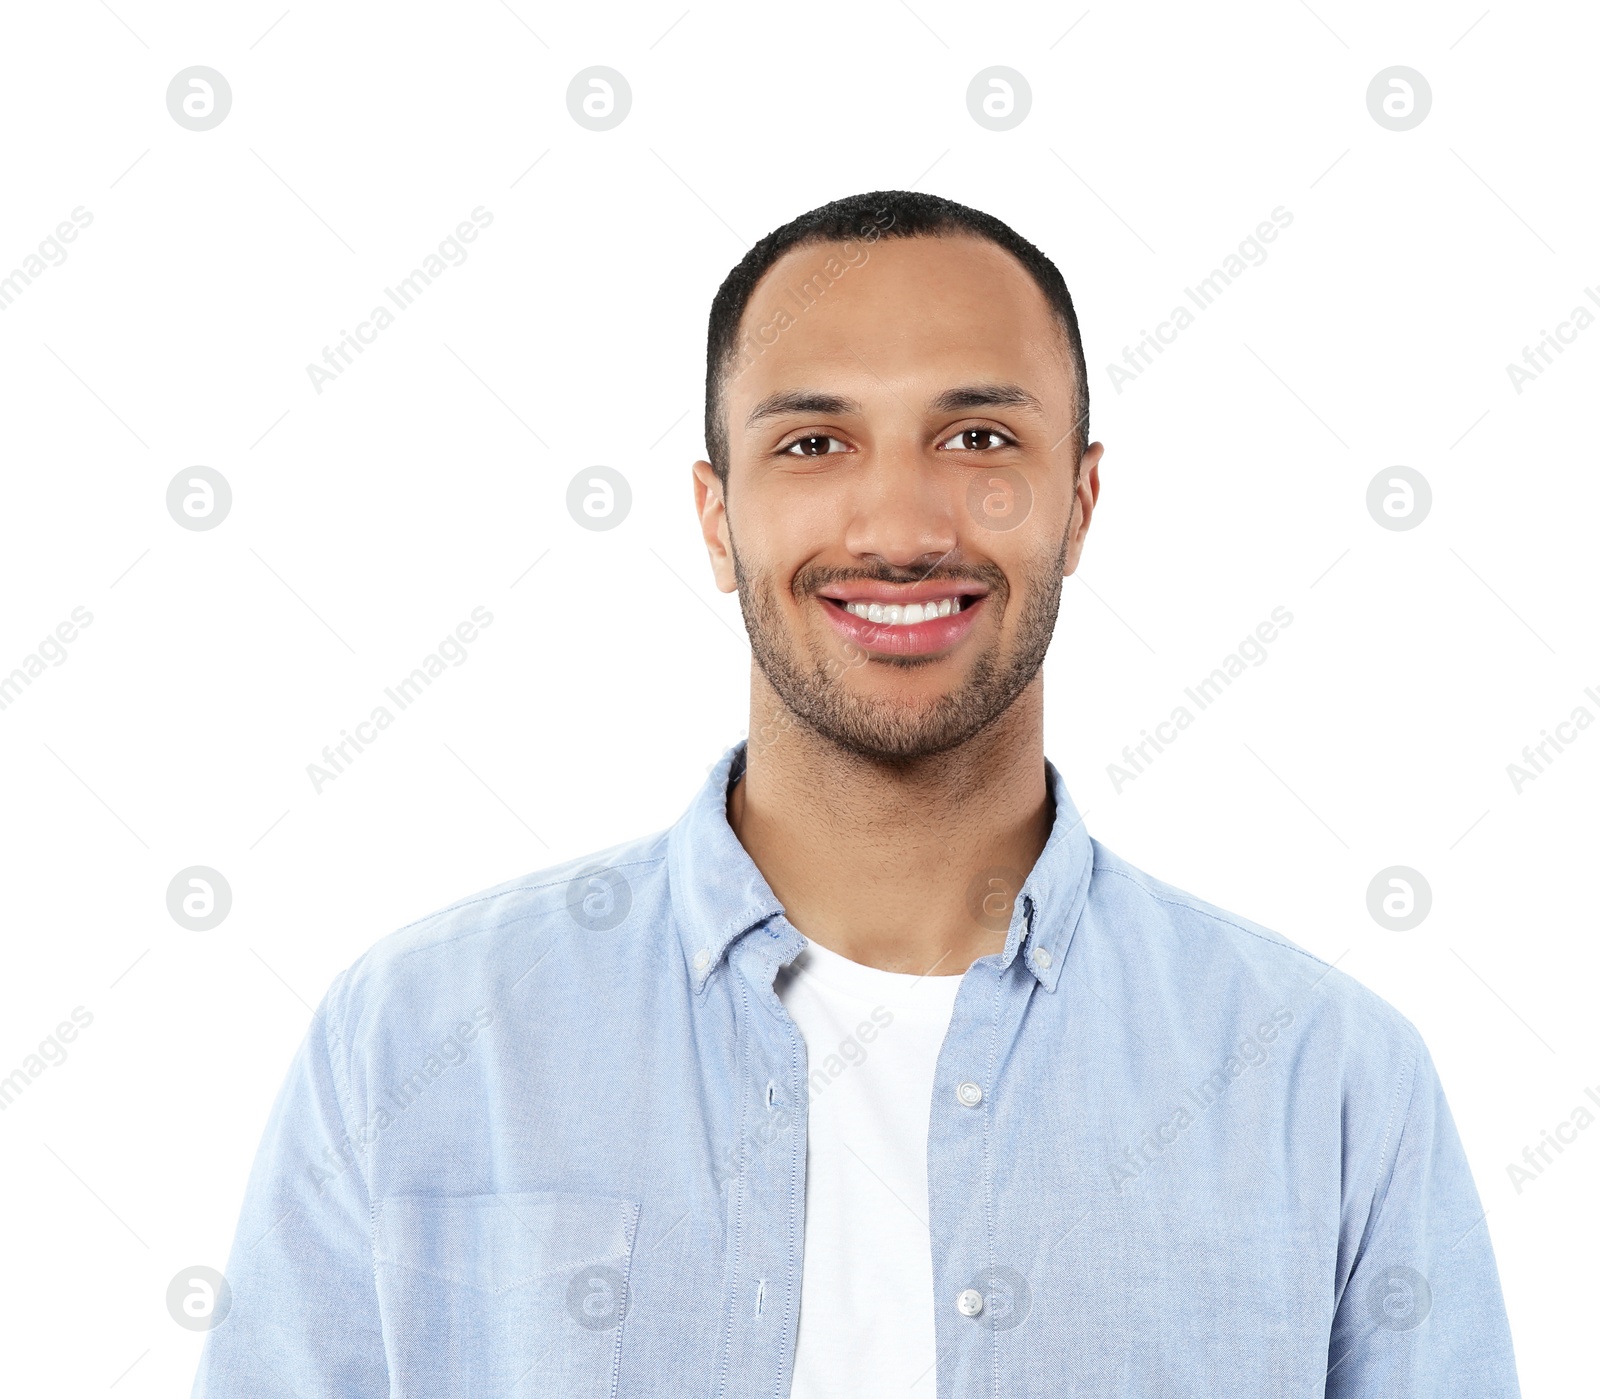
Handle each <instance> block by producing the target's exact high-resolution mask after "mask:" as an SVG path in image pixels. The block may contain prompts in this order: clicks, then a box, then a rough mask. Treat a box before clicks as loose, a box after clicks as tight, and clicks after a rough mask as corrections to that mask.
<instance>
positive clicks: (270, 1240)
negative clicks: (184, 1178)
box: [193, 977, 389, 1399]
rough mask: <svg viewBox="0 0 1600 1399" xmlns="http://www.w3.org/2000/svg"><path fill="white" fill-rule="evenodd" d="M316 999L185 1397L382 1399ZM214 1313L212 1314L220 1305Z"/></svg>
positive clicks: (349, 1176)
mask: <svg viewBox="0 0 1600 1399" xmlns="http://www.w3.org/2000/svg"><path fill="white" fill-rule="evenodd" d="M342 980H343V978H342V977H341V978H340V979H339V980H336V981H335V982H334V986H333V988H332V989H330V991H329V992H328V995H327V996H326V997H325V998H324V999H323V1002H322V1005H321V1007H320V1008H319V1009H318V1011H317V1013H316V1017H315V1019H314V1020H313V1022H312V1025H311V1028H310V1030H309V1031H308V1032H307V1034H306V1037H305V1040H304V1041H303V1043H302V1044H301V1046H300V1048H299V1050H298V1052H297V1053H296V1055H295V1058H294V1062H293V1064H292V1065H291V1066H290V1069H289V1074H288V1077H287V1079H286V1080H285V1082H284V1084H283V1087H282V1089H281V1090H280V1091H279V1094H278V1099H277V1102H276V1103H275V1104H274V1106H273V1109H272V1114H271V1116H270V1118H269V1119H268V1122H267V1128H266V1132H265V1134H264V1136H263V1138H262V1141H261V1146H260V1149H259V1150H258V1152H257V1154H256V1159H255V1164H254V1166H253V1168H252V1170H251V1173H250V1181H249V1185H248V1186H247V1188H246V1192H245V1201H244V1207H243V1210H242V1211H241V1213H240V1217H239V1226H238V1230H237V1232H236V1234H235V1236H234V1242H233V1248H232V1250H231V1252H230V1254H229V1259H228V1268H227V1273H226V1275H225V1276H226V1279H227V1283H228V1287H229V1289H230V1295H229V1299H228V1310H227V1313H226V1315H224V1316H223V1318H222V1320H221V1321H220V1322H218V1323H217V1324H216V1325H215V1327H214V1329H212V1330H211V1332H210V1333H209V1334H208V1335H207V1337H206V1344H205V1348H204V1350H203V1352H202V1356H201V1361H200V1370H199V1373H198V1375H197V1376H196V1378H195V1384H194V1389H193V1399H238V1396H241V1395H249V1396H250V1399H280V1396H281V1399H292V1397H293V1399H309V1396H314V1395H338V1396H340V1399H368V1396H370V1397H371V1399H387V1396H388V1394H389V1375H388V1366H387V1363H386V1360H385V1356H384V1347H383V1335H382V1329H381V1325H380V1322H379V1316H378V1298H377V1288H376V1284H375V1282H374V1277H373V1263H372V1247H371V1242H370V1224H369V1221H370V1219H371V1209H370V1205H369V1201H368V1193H367V1184H366V1180H365V1178H364V1176H363V1172H362V1162H361V1158H360V1152H359V1150H358V1148H357V1146H356V1145H355V1142H354V1141H353V1140H352V1135H351V1131H350V1126H349V1120H348V1118H347V1115H346V1113H345V1110H344V1105H343V1103H342V1102H341V1088H342V1087H345V1086H347V1080H346V1079H345V1077H344V1075H345V1071H346V1069H347V1058H346V1056H344V1055H343V1054H342V1053H338V1054H336V1053H335V1047H338V1046H339V1042H338V1040H337V1038H336V1037H335V1036H334V1033H333V1031H332V1029H331V1028H330V1022H331V1011H330V1003H331V1002H333V1001H334V1000H335V998H336V992H337V990H338V988H339V986H340V984H341V982H342ZM217 1310H218V1311H219V1312H220V1311H221V1305H220V1299H219V1303H218V1307H217Z"/></svg>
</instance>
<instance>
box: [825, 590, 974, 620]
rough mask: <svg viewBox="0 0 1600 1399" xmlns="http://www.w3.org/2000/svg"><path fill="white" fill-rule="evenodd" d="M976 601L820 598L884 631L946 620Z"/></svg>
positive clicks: (956, 598) (954, 598)
mask: <svg viewBox="0 0 1600 1399" xmlns="http://www.w3.org/2000/svg"><path fill="white" fill-rule="evenodd" d="M975 600H976V599H973V598H970V597H963V596H962V595H961V594H959V593H956V594H952V595H951V596H949V597H942V598H925V599H924V600H923V601H921V602H908V603H898V602H888V603H883V602H867V601H865V600H863V601H859V602H846V601H844V600H842V599H840V598H824V601H825V602H830V603H832V604H833V605H834V606H835V607H837V608H840V609H841V610H842V611H845V612H848V613H850V615H851V616H853V617H859V618H861V620H862V621H864V622H876V623H878V624H879V625H881V626H885V627H914V626H916V625H918V624H919V623H921V622H931V621H933V620H934V618H936V617H948V616H950V615H951V613H953V612H960V611H961V609H962V606H963V604H969V605H970V603H972V602H973V601H975Z"/></svg>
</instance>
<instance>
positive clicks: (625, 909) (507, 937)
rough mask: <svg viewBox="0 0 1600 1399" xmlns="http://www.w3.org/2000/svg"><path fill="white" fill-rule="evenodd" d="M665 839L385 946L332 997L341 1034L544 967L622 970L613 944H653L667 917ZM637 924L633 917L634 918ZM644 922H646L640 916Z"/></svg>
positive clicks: (468, 901)
mask: <svg viewBox="0 0 1600 1399" xmlns="http://www.w3.org/2000/svg"><path fill="white" fill-rule="evenodd" d="M667 834H668V833H667V832H666V831H660V832H656V833H654V834H652V835H648V836H643V837H640V838H638V839H635V840H631V841H626V842H624V843H622V844H619V845H614V846H611V847H608V848H606V849H603V850H598V851H593V852H591V853H589V854H586V855H582V856H578V857H576V858H573V859H570V860H565V861H562V862H561V863H559V864H554V865H550V866H547V867H545V868H543V869H540V870H535V871H533V872H532V873H530V874H526V875H522V876H520V877H518V878H516V879H510V880H506V881H505V882H504V883H501V884H496V885H494V886H492V887H490V888H487V889H482V890H479V891H477V892H476V893H472V894H469V895H467V896H466V897H464V898H461V899H458V900H456V901H455V902H454V903H451V904H448V905H446V906H445V907H444V908H441V909H437V910H435V911H434V912H432V913H430V914H428V915H426V916H425V917H422V918H419V919H417V920H416V921H415V922H412V923H408V924H406V925H405V926H404V927H402V928H399V929H397V930H396V931H394V932H392V933H390V934H389V935H388V936H386V937H383V938H380V939H379V940H378V941H377V942H376V943H374V944H373V946H372V947H370V948H369V949H368V950H367V951H366V952H364V953H363V954H362V955H361V956H360V957H358V958H357V959H356V960H355V962H353V963H352V964H351V965H350V966H349V967H347V968H346V969H345V970H344V971H343V972H341V973H340V974H339V975H338V976H337V977H336V978H335V979H334V982H333V984H332V986H331V987H330V989H329V991H328V996H327V1003H326V1004H327V1009H328V1011H329V1012H330V1013H331V1015H332V1017H333V1020H334V1022H335V1027H336V1030H342V1031H343V1032H345V1033H358V1032H359V1029H360V1027H361V1026H362V1024H363V1023H364V1022H368V1021H370V1020H371V1019H372V1018H374V1017H382V1018H385V1019H386V1018H389V1017H390V1016H392V1015H395V1014H402V1015H415V1016H417V1017H418V1018H420V1019H423V1020H427V1019H431V1018H433V1015H434V1014H435V1013H436V1012H437V1010H438V1009H439V1008H440V1005H441V1003H448V1005H449V1006H452V1007H453V1006H458V1005H460V1004H461V1003H462V1002H463V1000H464V999H465V1000H471V999H473V998H475V997H476V998H478V999H482V998H484V997H500V996H503V995H504V993H505V992H506V991H507V990H508V989H509V988H510V987H511V986H512V985H514V984H517V983H519V982H520V980H521V978H523V977H525V976H526V975H527V974H529V973H530V972H532V971H534V969H535V967H536V966H537V967H538V969H539V970H540V971H541V972H542V973H543V974H544V976H545V977H547V978H548V977H551V976H560V975H563V974H566V975H573V974H576V975H579V976H581V975H582V974H583V972H584V970H585V969H586V968H588V969H594V968H597V967H600V966H602V965H608V966H611V967H615V966H616V965H617V964H618V962H619V960H623V961H625V960H626V959H618V958H616V957H615V955H614V954H615V951H616V939H618V938H638V937H643V936H649V935H651V934H652V933H653V932H654V931H656V930H658V929H660V928H661V926H662V924H663V922H664V918H663V917H656V916H652V914H653V912H654V911H656V910H657V909H659V911H660V912H661V913H662V914H663V915H665V913H666V910H667V907H668V896H667V883H666V851H667ZM630 914H632V915H634V916H629V915H630ZM640 915H643V916H640Z"/></svg>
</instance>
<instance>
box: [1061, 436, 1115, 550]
mask: <svg viewBox="0 0 1600 1399" xmlns="http://www.w3.org/2000/svg"><path fill="white" fill-rule="evenodd" d="M1105 450H1106V448H1105V443H1103V442H1091V443H1090V444H1089V445H1088V447H1087V448H1086V449H1085V450H1084V453H1083V460H1082V461H1080V462H1079V463H1078V484H1077V487H1076V488H1075V491H1074V500H1073V504H1074V505H1075V506H1076V507H1077V508H1076V509H1075V510H1074V511H1073V512H1072V524H1071V528H1070V531H1069V537H1068V539H1067V557H1066V560H1065V562H1064V563H1063V564H1062V566H1061V576H1062V577H1063V578H1066V577H1070V576H1071V575H1072V574H1073V573H1075V572H1076V571H1077V568H1078V560H1079V559H1080V558H1082V556H1083V537H1084V535H1086V534H1087V533H1088V532H1089V521H1090V519H1091V518H1092V517H1093V516H1094V507H1095V505H1096V504H1097V503H1098V502H1099V500H1100V458H1101V457H1102V456H1103V455H1104V454H1105Z"/></svg>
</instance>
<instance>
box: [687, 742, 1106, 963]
mask: <svg viewBox="0 0 1600 1399" xmlns="http://www.w3.org/2000/svg"><path fill="white" fill-rule="evenodd" d="M746 748H747V745H746V741H745V740H743V739H741V740H740V741H739V742H738V743H736V744H734V746H733V747H732V748H730V749H728V751H727V752H726V753H724V754H723V755H722V757H721V758H720V759H719V760H718V761H717V763H716V765H715V766H714V767H713V768H712V769H711V772H710V775H709V776H708V777H707V778H706V781H705V785H704V786H703V787H701V789H700V791H699V793H698V794H697V795H696V797H695V798H694V800H693V802H692V803H691V804H690V806H689V809H688V810H687V811H686V812H685V813H684V814H683V816H682V817H681V818H680V819H679V821H678V823H677V824H676V825H675V826H674V827H673V828H672V831H671V833H670V835H669V837H668V842H667V872H668V878H669V881H670V884H671V889H672V903H673V914H674V921H675V922H676V924H677V926H678V937H679V942H680V944H681V947H682V952H683V957H684V961H685V963H686V964H687V967H688V971H689V976H690V980H691V984H692V985H693V986H694V989H695V991H696V992H699V991H702V990H704V989H705V985H706V982H707V981H708V980H709V979H710V977H711V974H712V972H714V971H715V970H716V968H717V967H718V966H719V965H720V964H721V962H722V958H723V956H724V954H725V953H726V952H727V950H728V947H729V945H730V944H731V943H732V942H733V941H734V940H735V939H737V938H739V937H740V936H742V935H743V934H745V933H747V932H749V931H750V930H751V929H752V928H754V927H757V926H759V925H760V924H762V923H765V922H767V921H768V920H769V919H771V918H773V917H774V916H776V915H778V914H781V913H782V912H783V905H782V904H781V903H779V902H778V898H777V895H775V894H774V893H773V892H772V888H771V886H770V885H768V883H767V881H766V879H765V877H764V876H763V875H762V873H761V871H760V870H759V869H758V868H757V867H756V863H755V861H754V860H752V859H751V858H750V855H749V853H748V852H747V851H746V850H745V848H744V846H743V845H741V844H740V843H739V837H738V836H737V835H735V834H734V832H733V827H731V826H730V825H729V824H728V790H729V787H730V786H731V785H732V782H733V781H734V780H735V779H736V778H737V777H739V776H740V775H742V774H743V772H744V764H745V754H746ZM1044 766H1045V780H1046V782H1047V783H1048V784H1049V787H1050V791H1051V794H1052V795H1053V796H1054V798H1055V819H1054V821H1053V822H1052V824H1051V827H1050V836H1049V839H1048V840H1046V842H1045V847H1044V849H1043V850H1042V851H1041V852H1040V854H1039V858H1038V860H1037V861H1036V862H1035V864H1034V866H1033V868H1032V870H1030V871H1029V872H1028V875H1027V877H1026V879H1024V880H1023V881H1022V887H1021V889H1020V890H1018V891H1017V895H1016V898H1015V900H1014V902H1013V905H1012V910H1011V921H1010V924H1009V925H1008V928H1007V932H1006V943H1005V947H1004V949H1003V950H1002V951H1001V952H999V953H998V954H992V955H996V956H998V958H999V966H1000V968H1001V970H1004V969H1005V968H1007V967H1009V966H1010V965H1011V961H1012V959H1013V958H1014V957H1016V956H1017V955H1018V954H1019V952H1022V950H1023V945H1024V944H1025V943H1026V945H1027V947H1026V953H1025V955H1024V956H1023V963H1024V965H1025V966H1026V967H1027V968H1028V970H1029V971H1031V972H1032V973H1033V975H1034V976H1035V977H1036V978H1037V979H1038V981H1039V984H1040V985H1041V986H1043V987H1044V988H1045V989H1046V990H1047V991H1054V990H1055V988H1056V982H1057V981H1058V980H1059V979H1060V977H1061V968H1062V966H1063V965H1064V963H1065V962H1066V956H1067V948H1068V946H1069V945H1070V944H1071V942H1072V935H1073V932H1074V931H1075V930H1076V928H1077V925H1078V920H1079V918H1080V916H1081V915H1082V912H1083V906H1084V903H1085V901H1086V899H1087V897H1088V892H1089V874H1090V870H1091V868H1092V866H1093V863H1094V850H1093V842H1092V841H1091V840H1090V838H1089V834H1088V832H1087V831H1086V830H1085V829H1084V826H1083V818H1082V817H1081V816H1079V814H1078V809H1077V807H1076V806H1075V805H1074V804H1073V801H1072V798H1071V796H1070V795H1068V792H1067V784H1066V782H1065V781H1064V780H1063V778H1062V776H1061V773H1060V772H1059V771H1058V770H1057V768H1056V766H1055V764H1053V763H1052V762H1051V761H1050V760H1049V759H1048V758H1046V759H1045V765H1044ZM990 873H991V872H988V871H986V872H985V873H984V875H983V876H980V879H982V878H986V877H988V876H989V874H990ZM992 874H993V877H995V878H996V879H998V880H999V881H1000V886H1001V887H1005V888H1006V889H1007V892H1009V890H1010V889H1011V888H1014V887H1015V875H1014V874H1009V875H1008V873H1007V872H1006V871H993V872H992ZM981 892H982V891H981V886H980V887H979V888H978V889H977V890H976V891H975V899H978V898H981ZM980 960H981V959H980Z"/></svg>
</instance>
